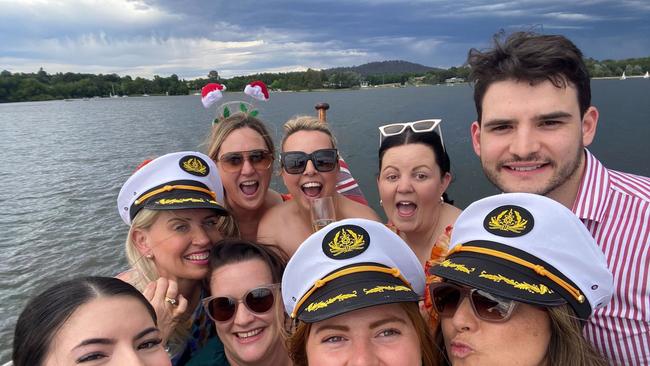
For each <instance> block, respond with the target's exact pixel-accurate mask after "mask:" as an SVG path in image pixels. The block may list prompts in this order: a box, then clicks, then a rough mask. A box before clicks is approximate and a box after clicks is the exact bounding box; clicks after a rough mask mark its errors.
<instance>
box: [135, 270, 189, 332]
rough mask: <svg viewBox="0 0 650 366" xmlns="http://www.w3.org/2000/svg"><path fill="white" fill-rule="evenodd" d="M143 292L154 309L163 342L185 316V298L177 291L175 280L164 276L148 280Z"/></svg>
mask: <svg viewBox="0 0 650 366" xmlns="http://www.w3.org/2000/svg"><path fill="white" fill-rule="evenodd" d="M143 294H144V297H146V298H147V300H149V302H150V303H151V305H152V306H153V308H154V310H155V311H156V317H157V318H158V328H159V329H160V332H161V335H162V339H163V344H165V343H167V340H168V339H169V336H170V335H171V334H172V332H173V331H174V328H176V325H178V323H180V322H181V321H183V320H184V319H185V318H187V316H186V314H185V312H186V311H187V299H186V298H185V297H183V295H181V294H179V293H178V284H177V283H176V281H174V280H168V279H166V278H164V277H160V278H158V280H156V281H152V282H150V283H149V284H148V285H147V287H146V288H145V289H144V292H143Z"/></svg>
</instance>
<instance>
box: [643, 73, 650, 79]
mask: <svg viewBox="0 0 650 366" xmlns="http://www.w3.org/2000/svg"><path fill="white" fill-rule="evenodd" d="M643 78H644V79H650V73H648V72H647V71H646V72H645V75H643Z"/></svg>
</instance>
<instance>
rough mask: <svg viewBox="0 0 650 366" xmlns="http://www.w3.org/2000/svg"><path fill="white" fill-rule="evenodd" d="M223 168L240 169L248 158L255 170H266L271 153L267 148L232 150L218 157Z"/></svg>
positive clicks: (232, 171)
mask: <svg viewBox="0 0 650 366" xmlns="http://www.w3.org/2000/svg"><path fill="white" fill-rule="evenodd" d="M218 160H219V163H220V165H221V167H222V168H223V170H225V171H227V172H230V173H234V172H238V171H240V170H241V168H242V166H243V165H244V161H246V160H248V162H250V164H251V165H252V166H253V168H255V170H266V169H268V168H269V167H270V166H271V163H273V155H272V154H271V153H270V152H269V151H267V150H250V151H233V152H229V153H225V154H223V155H221V157H220V158H219V159H218Z"/></svg>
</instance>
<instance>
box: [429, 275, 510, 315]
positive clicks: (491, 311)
mask: <svg viewBox="0 0 650 366" xmlns="http://www.w3.org/2000/svg"><path fill="white" fill-rule="evenodd" d="M429 294H430V295H431V302H433V307H434V309H436V311H437V312H438V314H439V315H440V316H442V317H452V316H454V314H455V313H456V310H457V309H458V307H459V306H460V303H461V302H462V301H463V298H465V297H467V298H469V303H470V304H471V306H472V310H473V311H474V314H475V315H476V317H478V318H479V319H482V320H485V321H488V322H505V321H506V320H508V319H509V318H510V316H511V315H512V313H513V311H514V310H515V308H516V307H517V302H516V301H514V300H510V299H504V298H502V297H499V296H497V295H493V294H491V293H489V292H486V291H483V290H479V289H475V288H468V287H463V286H458V285H455V284H453V283H449V282H441V283H433V284H430V285H429Z"/></svg>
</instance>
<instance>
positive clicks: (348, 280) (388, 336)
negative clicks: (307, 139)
mask: <svg viewBox="0 0 650 366" xmlns="http://www.w3.org/2000/svg"><path fill="white" fill-rule="evenodd" d="M423 292H424V273H423V272H422V266H421V264H420V262H419V261H418V259H417V257H416V256H415V254H414V253H413V252H412V251H411V249H410V248H409V247H408V245H406V243H405V242H404V241H403V240H402V239H400V238H399V237H398V236H397V235H396V234H395V233H393V232H392V231H391V230H390V229H388V228H387V227H386V226H384V225H382V224H380V223H378V222H374V221H370V220H364V219H347V220H341V221H338V222H336V223H333V224H330V225H328V226H326V227H325V228H323V229H321V230H319V231H318V232H316V233H315V234H313V235H311V236H310V237H309V238H307V240H305V242H303V243H302V244H301V245H300V247H299V248H298V251H297V252H296V253H295V254H294V255H293V257H291V260H290V261H289V263H288V265H287V268H286V269H285V272H284V275H283V276H282V297H283V300H284V306H285V310H286V311H287V313H288V314H290V316H291V317H292V318H293V319H294V320H296V321H297V324H296V328H295V330H294V331H293V333H292V334H291V335H290V338H289V342H288V345H289V354H290V357H291V358H292V360H293V362H294V365H307V364H309V365H311V366H314V365H348V364H350V365H356V364H359V365H374V364H383V365H426V366H431V365H434V361H433V352H432V349H431V345H432V342H433V338H432V336H431V334H430V333H429V328H428V326H427V324H426V323H425V321H424V319H423V318H422V316H421V315H420V312H419V308H418V300H419V299H420V298H421V297H422V294H423Z"/></svg>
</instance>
